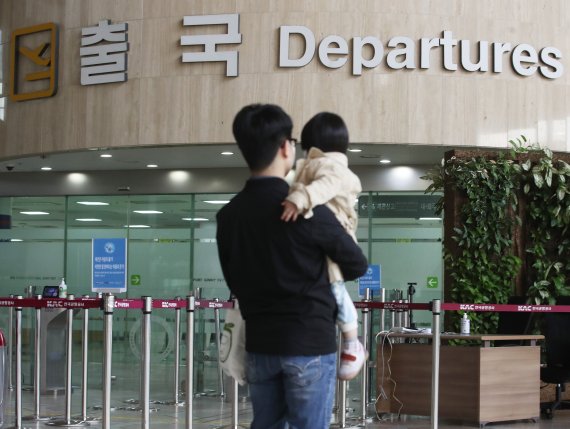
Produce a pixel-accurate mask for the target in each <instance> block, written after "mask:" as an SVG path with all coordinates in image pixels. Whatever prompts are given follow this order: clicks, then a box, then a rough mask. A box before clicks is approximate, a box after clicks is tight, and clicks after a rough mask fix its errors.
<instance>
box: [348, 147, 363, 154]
mask: <svg viewBox="0 0 570 429" xmlns="http://www.w3.org/2000/svg"><path fill="white" fill-rule="evenodd" d="M348 151H349V152H355V153H356V152H362V149H357V148H354V149H348Z"/></svg>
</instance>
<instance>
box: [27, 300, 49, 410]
mask: <svg viewBox="0 0 570 429" xmlns="http://www.w3.org/2000/svg"><path fill="white" fill-rule="evenodd" d="M35 298H36V299H37V300H40V299H42V296H41V295H36V296H35ZM35 313H36V332H35V340H34V344H35V345H34V351H35V360H34V414H32V415H31V416H25V417H23V418H22V420H26V421H42V420H49V419H50V418H49V417H41V416H40V407H41V406H40V392H41V386H40V380H41V355H40V353H41V352H40V349H41V332H42V331H41V328H42V309H41V307H39V306H38V307H36V311H35Z"/></svg>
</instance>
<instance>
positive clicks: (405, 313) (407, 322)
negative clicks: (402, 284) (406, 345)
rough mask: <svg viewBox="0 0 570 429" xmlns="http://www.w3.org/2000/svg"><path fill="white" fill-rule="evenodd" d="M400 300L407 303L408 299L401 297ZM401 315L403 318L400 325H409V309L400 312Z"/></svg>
mask: <svg viewBox="0 0 570 429" xmlns="http://www.w3.org/2000/svg"><path fill="white" fill-rule="evenodd" d="M402 302H403V303H404V304H407V303H408V300H407V299H403V300H402ZM402 317H403V319H404V321H403V323H404V324H403V325H402V326H405V327H406V328H408V327H410V310H406V311H404V312H402Z"/></svg>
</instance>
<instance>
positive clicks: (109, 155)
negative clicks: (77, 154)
mask: <svg viewBox="0 0 570 429" xmlns="http://www.w3.org/2000/svg"><path fill="white" fill-rule="evenodd" d="M99 156H100V157H101V158H113V155H111V154H110V153H102V154H101V155H99Z"/></svg>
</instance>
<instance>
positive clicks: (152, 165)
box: [146, 164, 158, 168]
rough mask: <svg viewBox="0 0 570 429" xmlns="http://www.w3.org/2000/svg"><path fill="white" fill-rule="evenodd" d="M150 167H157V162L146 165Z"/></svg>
mask: <svg viewBox="0 0 570 429" xmlns="http://www.w3.org/2000/svg"><path fill="white" fill-rule="evenodd" d="M146 166H147V167H148V168H157V167H158V165H157V164H147V165H146Z"/></svg>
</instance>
